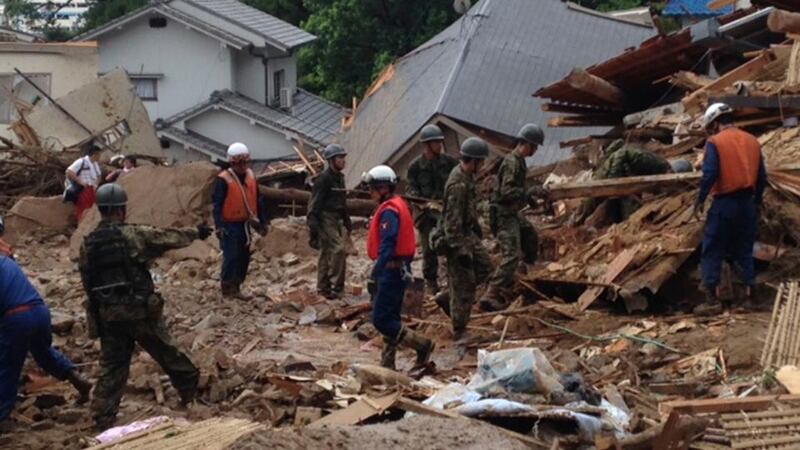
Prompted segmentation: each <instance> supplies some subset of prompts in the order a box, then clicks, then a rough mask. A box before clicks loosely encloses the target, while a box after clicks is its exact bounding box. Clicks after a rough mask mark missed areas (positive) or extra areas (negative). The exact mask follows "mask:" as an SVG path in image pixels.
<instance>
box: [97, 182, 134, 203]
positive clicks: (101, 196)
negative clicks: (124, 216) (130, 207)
mask: <svg viewBox="0 0 800 450" xmlns="http://www.w3.org/2000/svg"><path fill="white" fill-rule="evenodd" d="M127 204H128V194H126V193H125V189H122V186H120V185H118V184H117V183H108V184H104V185H102V186H100V187H99V188H98V189H97V206H98V207H101V208H102V207H109V206H125V205H127Z"/></svg>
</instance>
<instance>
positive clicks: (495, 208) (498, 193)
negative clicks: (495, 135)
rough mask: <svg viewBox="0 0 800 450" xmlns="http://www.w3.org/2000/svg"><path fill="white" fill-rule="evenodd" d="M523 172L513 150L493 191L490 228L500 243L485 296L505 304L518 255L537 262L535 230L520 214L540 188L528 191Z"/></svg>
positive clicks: (517, 262) (503, 164) (501, 168)
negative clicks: (499, 257)
mask: <svg viewBox="0 0 800 450" xmlns="http://www.w3.org/2000/svg"><path fill="white" fill-rule="evenodd" d="M526 172H527V166H526V164H525V158H524V157H522V155H520V154H519V152H518V151H516V150H515V151H513V152H511V153H509V154H508V155H506V156H505V158H503V162H502V163H500V169H499V171H498V173H497V184H496V185H495V189H494V192H492V199H491V210H490V211H491V212H490V214H491V217H490V225H491V228H492V232H493V233H494V234H495V237H497V241H498V243H499V244H500V254H501V262H500V265H499V266H497V268H496V269H495V271H494V273H493V274H492V276H491V278H489V292H488V293H487V297H491V298H494V299H495V300H500V301H502V302H504V303H505V302H507V301H508V300H509V298H508V297H509V295H510V293H511V290H512V289H513V287H514V274H515V273H516V272H517V269H518V268H519V260H520V255H521V254H524V256H525V261H526V262H528V263H533V262H534V261H535V260H536V253H537V247H538V241H539V239H538V236H537V234H536V229H535V228H534V227H533V225H531V223H530V222H528V220H527V219H526V218H525V217H523V216H522V214H521V212H520V211H521V210H522V209H523V208H524V207H525V206H526V205H527V204H528V202H529V200H530V198H531V197H532V196H533V195H535V194H537V193H538V190H540V189H541V188H540V187H538V186H536V187H535V188H532V189H531V190H528V189H527V181H526Z"/></svg>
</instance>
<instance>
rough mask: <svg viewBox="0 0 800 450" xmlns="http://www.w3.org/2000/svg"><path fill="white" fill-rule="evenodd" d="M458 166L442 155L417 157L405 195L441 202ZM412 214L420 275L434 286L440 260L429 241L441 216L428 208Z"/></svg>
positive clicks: (411, 169)
mask: <svg viewBox="0 0 800 450" xmlns="http://www.w3.org/2000/svg"><path fill="white" fill-rule="evenodd" d="M457 164H458V161H457V160H456V159H455V158H453V157H452V156H450V155H447V154H444V153H442V154H440V155H439V156H438V157H436V158H435V159H433V160H428V159H427V158H425V155H420V156H418V157H417V159H415V160H414V161H413V162H412V163H411V166H409V168H408V175H407V178H408V195H412V196H414V197H422V198H426V199H429V200H441V199H442V197H443V196H444V186H445V183H447V177H448V176H449V175H450V172H451V171H452V170H453V167H455V166H456V165H457ZM415 212H416V214H415V217H414V225H416V227H417V231H418V232H419V240H420V243H421V247H422V274H423V276H424V277H425V281H426V282H427V283H428V284H429V285H431V286H437V285H438V283H437V278H438V271H439V258H438V257H437V255H436V252H434V251H433V250H432V249H431V248H430V243H429V242H428V240H429V237H430V233H431V231H432V230H433V228H434V227H436V224H437V223H438V222H439V218H440V217H441V213H439V212H438V211H435V210H433V209H430V208H416V210H415Z"/></svg>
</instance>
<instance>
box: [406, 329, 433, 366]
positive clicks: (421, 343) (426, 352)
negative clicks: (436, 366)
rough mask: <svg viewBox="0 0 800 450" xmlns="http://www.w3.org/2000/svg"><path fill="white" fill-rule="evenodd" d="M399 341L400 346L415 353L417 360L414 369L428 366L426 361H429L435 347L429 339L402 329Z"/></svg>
mask: <svg viewBox="0 0 800 450" xmlns="http://www.w3.org/2000/svg"><path fill="white" fill-rule="evenodd" d="M399 341H400V343H401V344H402V345H404V346H406V347H410V348H412V349H414V351H415V352H417V360H416V362H415V363H414V368H415V369H416V368H419V367H424V366H425V365H426V364H428V361H430V359H431V354H433V349H434V348H435V347H436V344H434V343H433V341H431V340H430V339H428V338H426V337H425V336H423V335H421V334H417V333H415V332H413V331H411V330H409V329H407V328H403V330H402V331H400V339H399Z"/></svg>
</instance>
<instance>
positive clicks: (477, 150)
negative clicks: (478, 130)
mask: <svg viewBox="0 0 800 450" xmlns="http://www.w3.org/2000/svg"><path fill="white" fill-rule="evenodd" d="M461 156H467V157H469V158H474V159H486V158H488V157H489V145H488V144H487V143H486V141H484V140H483V139H481V138H477V137H471V138H469V139H467V140H466V141H464V142H463V143H461Z"/></svg>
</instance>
